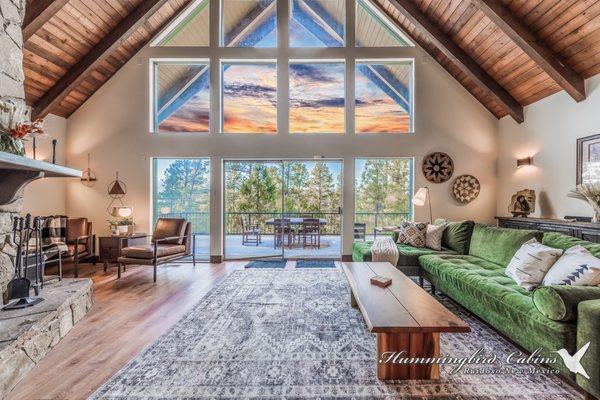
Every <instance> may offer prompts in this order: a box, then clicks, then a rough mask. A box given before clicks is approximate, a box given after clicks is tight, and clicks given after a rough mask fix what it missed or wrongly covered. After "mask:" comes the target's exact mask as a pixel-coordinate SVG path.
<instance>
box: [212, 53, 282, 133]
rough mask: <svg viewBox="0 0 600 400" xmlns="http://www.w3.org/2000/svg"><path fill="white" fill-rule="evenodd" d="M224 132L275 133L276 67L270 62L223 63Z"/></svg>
mask: <svg viewBox="0 0 600 400" xmlns="http://www.w3.org/2000/svg"><path fill="white" fill-rule="evenodd" d="M222 71H223V72H222V76H223V88H222V91H221V92H222V96H223V97H222V98H223V103H222V104H223V127H222V131H223V132H225V133H276V132H277V66H276V65H275V63H272V62H261V63H254V62H252V63H229V62H226V63H223V64H222Z"/></svg>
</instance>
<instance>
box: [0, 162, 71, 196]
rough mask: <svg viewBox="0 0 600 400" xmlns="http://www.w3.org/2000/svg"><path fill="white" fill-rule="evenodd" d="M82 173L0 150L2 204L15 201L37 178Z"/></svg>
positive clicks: (64, 176) (0, 193)
mask: <svg viewBox="0 0 600 400" xmlns="http://www.w3.org/2000/svg"><path fill="white" fill-rule="evenodd" d="M81 174H82V172H81V171H79V170H76V169H73V168H69V167H64V166H62V165H56V164H51V163H47V162H44V161H39V160H33V159H31V158H27V157H21V156H17V155H15V154H10V153H5V152H2V151H0V205H5V204H10V203H12V202H13V201H15V199H16V197H17V193H18V192H19V190H20V189H22V188H23V187H25V186H26V185H27V184H28V183H29V182H32V181H34V180H36V179H40V178H44V177H46V178H81Z"/></svg>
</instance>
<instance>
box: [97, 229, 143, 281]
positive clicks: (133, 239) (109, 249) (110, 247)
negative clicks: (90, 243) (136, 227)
mask: <svg viewBox="0 0 600 400" xmlns="http://www.w3.org/2000/svg"><path fill="white" fill-rule="evenodd" d="M147 236H148V235H147V234H145V233H132V234H129V235H123V236H118V235H113V236H100V237H99V238H98V240H99V246H98V247H99V251H100V257H99V260H100V261H103V262H104V272H106V270H107V269H108V263H116V262H117V260H118V258H119V255H120V254H121V249H122V248H124V247H129V246H140V245H144V244H146V242H147Z"/></svg>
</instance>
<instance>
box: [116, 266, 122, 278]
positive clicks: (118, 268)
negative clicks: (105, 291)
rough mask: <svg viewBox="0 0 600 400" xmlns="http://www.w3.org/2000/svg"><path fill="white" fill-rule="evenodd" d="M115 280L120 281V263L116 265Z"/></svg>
mask: <svg viewBox="0 0 600 400" xmlns="http://www.w3.org/2000/svg"><path fill="white" fill-rule="evenodd" d="M117 279H121V263H118V264H117Z"/></svg>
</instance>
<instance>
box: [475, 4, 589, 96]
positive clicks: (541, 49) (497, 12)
mask: <svg viewBox="0 0 600 400" xmlns="http://www.w3.org/2000/svg"><path fill="white" fill-rule="evenodd" d="M471 1H473V2H474V3H475V4H476V5H477V6H478V7H479V9H480V10H481V11H483V12H484V13H485V15H486V16H487V17H488V18H489V19H491V20H492V21H493V22H494V24H496V25H497V26H498V27H500V29H502V30H503V31H504V33H506V35H507V36H508V37H510V38H511V39H512V40H513V41H514V42H515V43H516V44H517V46H519V47H520V48H521V49H522V50H523V51H524V52H525V53H526V54H527V55H528V56H529V57H530V58H531V59H532V60H534V61H535V62H536V63H537V64H538V65H539V66H540V68H542V69H543V70H544V71H545V72H546V73H547V74H548V75H550V77H551V78H552V79H554V81H555V82H556V83H558V84H559V85H560V86H561V87H562V88H563V89H564V90H566V91H567V93H569V95H571V97H572V98H573V99H575V101H578V102H579V101H583V100H585V98H586V95H585V83H584V81H583V78H582V77H581V76H579V75H578V74H577V73H576V72H575V71H573V70H572V69H571V68H570V67H569V66H568V65H567V64H565V63H564V62H562V61H561V60H560V59H559V58H558V56H557V55H556V54H554V52H553V51H552V50H551V49H550V48H549V47H548V46H547V45H546V44H545V43H543V42H542V41H541V40H540V39H538V37H537V36H536V35H535V34H534V33H533V32H532V31H531V30H530V29H529V28H528V27H527V26H526V25H525V24H523V23H522V22H521V21H520V20H519V19H517V18H516V17H515V16H514V14H513V13H512V12H511V11H510V10H509V9H507V8H506V7H504V6H503V5H502V3H501V2H500V1H499V0H471Z"/></svg>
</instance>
